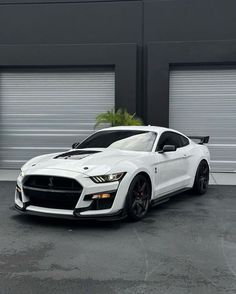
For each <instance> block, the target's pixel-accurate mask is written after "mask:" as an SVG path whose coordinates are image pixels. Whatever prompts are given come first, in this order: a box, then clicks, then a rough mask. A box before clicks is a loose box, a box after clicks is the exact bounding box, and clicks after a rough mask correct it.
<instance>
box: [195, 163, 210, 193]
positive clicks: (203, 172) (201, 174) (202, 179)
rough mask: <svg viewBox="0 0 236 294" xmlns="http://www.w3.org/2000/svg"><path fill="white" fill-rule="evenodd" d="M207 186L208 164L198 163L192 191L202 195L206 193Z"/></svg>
mask: <svg viewBox="0 0 236 294" xmlns="http://www.w3.org/2000/svg"><path fill="white" fill-rule="evenodd" d="M208 184H209V166H208V163H207V162H206V161H205V160H203V161H201V162H200V164H199V166H198V169H197V172H196V176H195V181H194V185H193V191H194V192H195V193H197V194H198V195H203V194H205V193H206V191H207V189H208Z"/></svg>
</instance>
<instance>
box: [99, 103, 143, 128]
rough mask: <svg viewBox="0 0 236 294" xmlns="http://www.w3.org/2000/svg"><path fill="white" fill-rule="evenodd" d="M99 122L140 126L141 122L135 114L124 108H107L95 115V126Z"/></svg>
mask: <svg viewBox="0 0 236 294" xmlns="http://www.w3.org/2000/svg"><path fill="white" fill-rule="evenodd" d="M101 124H110V126H112V127H114V126H141V125H143V122H142V120H141V119H139V118H137V117H136V114H135V113H134V114H130V113H128V111H127V110H126V109H121V108H120V109H118V110H117V111H115V110H113V109H112V110H109V111H107V112H104V113H101V114H99V115H98V116H97V117H96V124H95V128H96V127H97V126H99V125H101Z"/></svg>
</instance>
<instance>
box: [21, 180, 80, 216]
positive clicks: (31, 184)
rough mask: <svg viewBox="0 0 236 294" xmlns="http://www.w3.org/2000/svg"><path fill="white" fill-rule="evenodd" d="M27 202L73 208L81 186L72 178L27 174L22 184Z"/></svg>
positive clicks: (59, 207) (43, 205) (49, 206)
mask: <svg viewBox="0 0 236 294" xmlns="http://www.w3.org/2000/svg"><path fill="white" fill-rule="evenodd" d="M23 190H24V194H25V195H26V196H27V197H28V198H29V204H30V205H35V206H40V207H47V208H57V209H70V210H72V209H74V208H75V206H76V204H77V202H78V200H79V197H80V195H81V192H82V186H81V185H80V184H79V183H78V182H77V181H76V180H74V179H69V178H64V177H54V176H29V177H28V178H27V179H26V181H25V182H24V185H23Z"/></svg>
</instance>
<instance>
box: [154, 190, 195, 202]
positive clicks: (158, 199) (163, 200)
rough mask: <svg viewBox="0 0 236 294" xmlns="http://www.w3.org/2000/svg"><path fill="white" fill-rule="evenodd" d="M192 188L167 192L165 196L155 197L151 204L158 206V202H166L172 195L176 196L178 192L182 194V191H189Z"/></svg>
mask: <svg viewBox="0 0 236 294" xmlns="http://www.w3.org/2000/svg"><path fill="white" fill-rule="evenodd" d="M190 189H191V188H183V189H180V190H178V191H174V192H171V193H169V194H166V195H164V196H161V197H158V198H157V199H153V200H152V201H151V205H152V206H156V205H158V204H161V203H163V202H166V201H168V200H169V199H170V198H171V197H173V196H175V195H177V194H180V193H182V192H185V191H187V190H190Z"/></svg>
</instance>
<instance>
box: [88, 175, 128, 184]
mask: <svg viewBox="0 0 236 294" xmlns="http://www.w3.org/2000/svg"><path fill="white" fill-rule="evenodd" d="M124 175H125V173H116V174H110V175H102V176H94V177H90V179H91V180H92V181H93V182H94V183H97V184H101V183H110V182H115V181H121V180H122V178H123V177H124Z"/></svg>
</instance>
